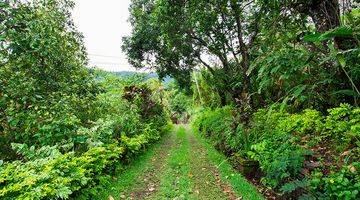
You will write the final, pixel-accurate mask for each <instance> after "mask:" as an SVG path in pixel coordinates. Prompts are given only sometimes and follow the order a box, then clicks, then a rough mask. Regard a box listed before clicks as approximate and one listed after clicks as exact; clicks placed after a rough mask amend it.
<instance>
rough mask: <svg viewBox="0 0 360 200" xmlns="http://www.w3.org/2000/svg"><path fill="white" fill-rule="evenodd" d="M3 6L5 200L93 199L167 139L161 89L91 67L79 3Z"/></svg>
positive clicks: (1, 189) (0, 75)
mask: <svg viewBox="0 0 360 200" xmlns="http://www.w3.org/2000/svg"><path fill="white" fill-rule="evenodd" d="M0 5H1V7H0V8H1V10H0V11H1V12H0V28H1V29H0V33H1V35H0V53H1V54H0V62H1V67H0V146H1V148H0V199H67V198H69V197H74V196H78V197H82V198H87V199H89V198H91V196H92V194H94V193H96V189H93V188H95V186H96V185H97V184H99V182H101V181H103V180H104V179H106V178H107V177H108V176H109V175H110V174H112V173H113V172H114V170H115V169H116V166H117V165H118V164H119V163H126V162H128V161H129V160H131V159H132V158H133V157H134V156H135V155H136V154H138V153H139V152H141V151H143V150H144V149H146V146H147V145H148V144H150V143H152V142H155V141H157V140H158V139H159V138H160V137H161V136H162V134H164V133H165V132H166V131H168V129H167V127H168V117H167V114H166V111H165V109H164V106H163V104H162V101H161V99H160V98H159V96H157V95H155V94H153V91H155V90H157V89H158V88H159V87H160V86H161V84H160V85H156V84H154V83H153V82H151V80H147V81H146V82H144V81H143V78H142V76H140V75H136V76H131V77H127V78H119V77H117V76H115V75H112V74H109V73H106V72H101V71H94V70H90V69H87V68H85V66H86V64H87V55H86V53H85V49H84V46H83V42H82V35H81V34H80V33H78V32H77V31H76V29H75V26H74V25H73V22H72V20H71V15H70V13H71V8H72V7H73V6H74V4H73V2H71V1H67V0H64V1H62V0H44V1H43V0H39V1H38V0H35V1H31V2H23V1H6V2H1V3H0Z"/></svg>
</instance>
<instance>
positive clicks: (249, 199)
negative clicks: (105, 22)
mask: <svg viewBox="0 0 360 200" xmlns="http://www.w3.org/2000/svg"><path fill="white" fill-rule="evenodd" d="M194 132H195V137H196V138H197V139H198V141H199V142H200V143H201V144H202V145H203V146H204V147H205V149H206V150H207V153H208V159H209V160H210V161H211V162H212V163H213V164H214V165H215V166H217V168H218V170H219V173H220V176H221V179H222V181H228V182H229V183H230V184H231V186H232V188H233V190H234V192H235V194H236V195H237V196H241V197H242V198H243V199H246V200H263V199H265V198H264V197H263V196H262V195H261V194H260V193H259V192H258V191H257V190H256V187H255V186H254V185H253V184H251V183H250V182H248V180H246V178H245V177H244V176H243V175H241V174H240V173H238V172H236V171H235V170H234V169H233V167H232V166H231V164H230V163H229V162H228V161H227V158H226V157H225V156H224V155H223V154H221V153H219V152H218V151H217V150H216V149H214V147H213V146H212V145H211V144H209V143H208V142H207V141H206V139H204V138H203V137H201V136H200V134H199V133H198V132H197V131H194Z"/></svg>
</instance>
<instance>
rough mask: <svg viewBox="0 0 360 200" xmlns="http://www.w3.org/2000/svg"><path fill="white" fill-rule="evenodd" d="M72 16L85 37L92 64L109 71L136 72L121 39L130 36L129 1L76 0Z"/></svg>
mask: <svg viewBox="0 0 360 200" xmlns="http://www.w3.org/2000/svg"><path fill="white" fill-rule="evenodd" d="M75 3H76V6H75V9H74V10H73V19H74V22H75V25H76V26H77V27H78V30H79V31H80V32H82V33H83V35H84V37H85V45H86V48H87V52H88V54H89V59H90V65H96V66H97V67H99V68H101V69H104V70H106V71H135V69H134V68H132V67H131V66H130V65H129V63H128V62H127V59H126V55H125V54H124V53H122V51H121V44H122V40H121V38H122V37H124V36H128V35H130V32H131V26H130V24H129V23H128V21H127V19H128V18H129V11H128V7H129V5H130V0H75Z"/></svg>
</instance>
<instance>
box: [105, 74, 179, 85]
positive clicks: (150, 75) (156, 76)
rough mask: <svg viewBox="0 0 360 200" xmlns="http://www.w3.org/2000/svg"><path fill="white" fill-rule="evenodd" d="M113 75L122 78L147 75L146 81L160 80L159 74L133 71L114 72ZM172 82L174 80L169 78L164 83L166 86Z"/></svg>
mask: <svg viewBox="0 0 360 200" xmlns="http://www.w3.org/2000/svg"><path fill="white" fill-rule="evenodd" d="M112 73H113V74H115V75H117V76H121V77H126V76H132V75H134V74H145V75H146V79H150V78H159V76H158V74H157V73H156V72H150V73H146V72H144V73H142V72H132V71H120V72H112ZM171 81H173V78H171V77H170V76H167V77H165V78H164V80H163V81H162V82H163V84H164V85H167V84H169V83H170V82H171Z"/></svg>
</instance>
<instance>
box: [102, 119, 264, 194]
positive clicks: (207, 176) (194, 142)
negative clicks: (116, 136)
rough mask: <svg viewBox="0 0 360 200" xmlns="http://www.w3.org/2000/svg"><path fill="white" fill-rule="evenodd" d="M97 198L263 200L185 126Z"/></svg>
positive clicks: (179, 127) (142, 157)
mask: <svg viewBox="0 0 360 200" xmlns="http://www.w3.org/2000/svg"><path fill="white" fill-rule="evenodd" d="M99 192H100V193H99V195H98V197H97V199H111V200H112V199H116V200H117V199H119V200H120V199H136V200H137V199H154V200H157V199H169V200H170V199H171V200H180V199H194V200H196V199H199V200H203V199H204V200H207V199H210V200H212V199H214V200H216V199H219V200H224V199H229V200H241V199H244V200H248V199H249V200H252V199H254V200H255V199H263V198H262V196H261V195H260V194H258V193H257V191H256V188H255V187H254V186H252V185H251V184H250V183H248V182H247V181H246V179H245V178H243V177H242V176H241V175H240V174H238V173H236V172H235V171H234V170H233V169H232V167H231V165H230V164H229V163H227V162H226V158H225V157H224V156H222V155H221V154H219V153H218V152H217V151H216V150H215V149H213V148H212V147H211V145H209V144H208V143H206V141H205V140H204V139H202V138H201V137H200V136H198V135H196V134H193V133H192V132H191V131H189V129H188V128H187V127H184V126H178V127H176V130H174V131H173V132H172V133H171V134H169V135H167V136H165V138H164V139H163V141H162V142H161V143H160V144H159V145H157V146H155V147H153V148H151V149H150V150H149V151H147V152H146V153H145V154H143V155H142V156H140V157H139V158H138V159H137V160H135V161H134V163H133V164H132V165H131V166H129V168H128V169H126V170H124V172H123V173H120V174H119V175H118V177H116V178H115V180H114V181H113V182H112V183H111V186H109V187H107V189H106V190H103V191H99Z"/></svg>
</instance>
